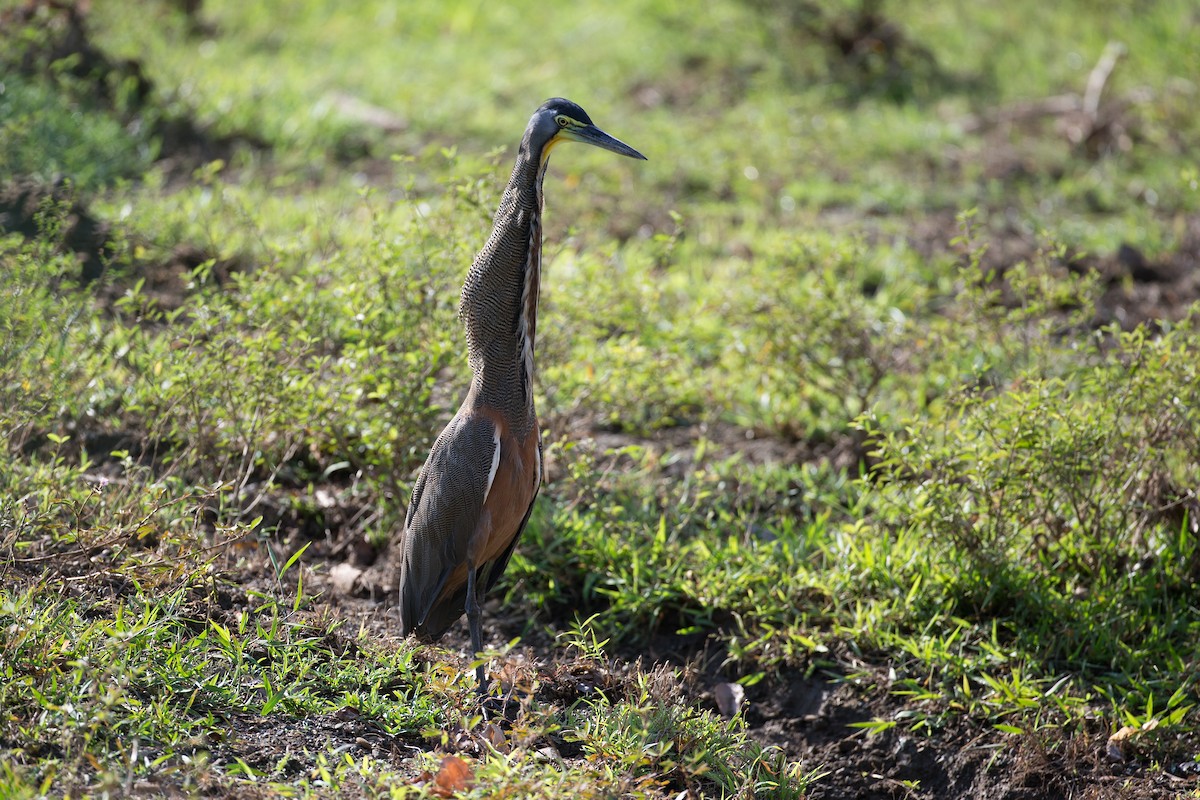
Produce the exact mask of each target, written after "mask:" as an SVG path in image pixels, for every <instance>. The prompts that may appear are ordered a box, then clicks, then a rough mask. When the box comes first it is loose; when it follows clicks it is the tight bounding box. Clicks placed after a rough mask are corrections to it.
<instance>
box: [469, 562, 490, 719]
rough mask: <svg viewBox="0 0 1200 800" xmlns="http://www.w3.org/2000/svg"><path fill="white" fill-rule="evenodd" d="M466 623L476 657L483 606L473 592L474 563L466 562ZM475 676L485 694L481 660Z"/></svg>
mask: <svg viewBox="0 0 1200 800" xmlns="http://www.w3.org/2000/svg"><path fill="white" fill-rule="evenodd" d="M467 624H468V625H469V626H470V628H471V651H472V655H474V657H475V658H476V659H479V658H481V654H482V652H483V608H482V607H481V606H480V605H479V595H478V594H476V592H475V565H474V564H472V563H469V562H468V563H467ZM475 677H476V678H478V679H479V694H480V696H481V697H482V696H484V695H486V694H487V673H486V671H485V670H484V668H483V662H482V661H480V662H479V666H477V667H475Z"/></svg>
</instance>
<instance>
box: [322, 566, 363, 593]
mask: <svg viewBox="0 0 1200 800" xmlns="http://www.w3.org/2000/svg"><path fill="white" fill-rule="evenodd" d="M362 573H363V571H362V570H361V569H359V568H358V567H356V566H354V565H353V564H348V563H345V562H343V563H341V564H338V565H337V566H335V567H334V568H333V569H331V570H329V582H330V583H332V584H333V588H334V590H336V591H337V593H338V594H353V593H354V582H355V581H357V580H358V576H359V575H362Z"/></svg>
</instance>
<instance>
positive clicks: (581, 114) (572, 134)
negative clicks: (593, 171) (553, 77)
mask: <svg viewBox="0 0 1200 800" xmlns="http://www.w3.org/2000/svg"><path fill="white" fill-rule="evenodd" d="M560 142H583V143H584V144H590V145H595V146H596V147H600V148H603V149H605V150H611V151H612V152H614V153H618V154H620V155H623V156H629V157H630V158H639V159H641V160H642V161H645V160H646V157H645V156H644V155H642V154H641V153H639V152H638V151H637V150H634V149H633V148H632V147H630V146H629V145H627V144H625V143H624V142H622V141H620V140H619V139H614V138H613V137H612V136H609V135H608V134H607V133H605V132H604V131H602V130H600V129H599V128H597V127H596V126H595V124H593V123H592V118H591V117H589V116H588V114H587V112H586V111H584V110H583V109H582V108H580V107H579V106H578V105H576V104H575V103H572V102H571V101H570V100H566V99H564V98H562V97H554V98H551V99H549V100H547V101H546V102H545V103H542V106H541V108H539V109H538V110H537V111H535V112H533V116H532V117H530V119H529V126H528V127H527V128H526V129H525V142H524V143H523V144H524V145H525V146H526V147H528V152H529V153H530V154H531V155H535V156H537V157H538V159H539V160H540V161H541V162H542V163H543V164H544V163H545V161H546V157H547V156H549V155H550V150H551V149H553V148H554V146H555V145H557V144H559V143H560Z"/></svg>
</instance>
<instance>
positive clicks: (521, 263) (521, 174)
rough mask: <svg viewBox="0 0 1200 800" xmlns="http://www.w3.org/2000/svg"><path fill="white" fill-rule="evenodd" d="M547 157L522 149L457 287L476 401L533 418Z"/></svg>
mask: <svg viewBox="0 0 1200 800" xmlns="http://www.w3.org/2000/svg"><path fill="white" fill-rule="evenodd" d="M547 155H548V153H530V152H529V147H528V146H527V142H524V143H522V147H521V151H520V153H519V154H518V156H517V163H516V166H514V167H513V172H512V177H511V178H509V181H508V186H507V187H506V188H505V190H504V195H503V197H502V198H501V200H500V206H499V208H498V209H497V210H496V216H495V223H494V227H493V228H492V233H491V235H490V236H489V237H488V240H487V242H486V243H485V244H484V246H483V249H481V250H480V251H479V254H478V255H477V256H476V257H475V262H474V264H472V266H471V271H470V273H469V274H468V275H467V280H466V283H465V284H464V285H463V291H462V302H461V303H460V305H459V317H460V318H461V319H462V321H463V324H464V326H465V327H466V331H467V350H468V360H469V363H470V366H471V371H472V372H473V373H474V384H475V386H476V391H477V393H478V394H479V395H480V399H482V400H484V401H486V402H487V403H488V404H489V405H493V406H496V407H499V408H502V409H505V410H508V411H511V412H513V413H514V415H520V412H526V413H525V414H524V415H522V416H525V417H528V418H529V421H530V422H532V417H533V368H534V367H533V364H534V357H533V352H534V342H535V339H536V335H537V306H538V294H539V291H540V286H541V269H542V231H541V224H540V218H541V209H542V180H543V177H544V176H545V172H546V163H547Z"/></svg>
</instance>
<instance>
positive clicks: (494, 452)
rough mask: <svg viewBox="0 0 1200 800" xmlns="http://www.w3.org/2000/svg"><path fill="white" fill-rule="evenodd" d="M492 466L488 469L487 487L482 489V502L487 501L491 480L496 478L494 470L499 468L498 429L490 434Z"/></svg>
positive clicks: (490, 489)
mask: <svg viewBox="0 0 1200 800" xmlns="http://www.w3.org/2000/svg"><path fill="white" fill-rule="evenodd" d="M492 441H493V442H494V444H493V445H492V468H491V469H490V470H488V480H487V488H485V489H484V490H483V502H485V503H486V502H487V499H488V495H489V494H491V491H492V481H494V480H496V470H498V469H499V468H500V430H499V428H497V429H496V432H495V433H493V434H492Z"/></svg>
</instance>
